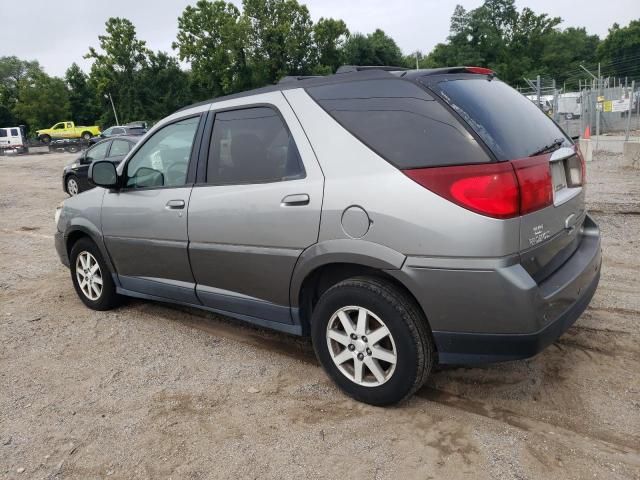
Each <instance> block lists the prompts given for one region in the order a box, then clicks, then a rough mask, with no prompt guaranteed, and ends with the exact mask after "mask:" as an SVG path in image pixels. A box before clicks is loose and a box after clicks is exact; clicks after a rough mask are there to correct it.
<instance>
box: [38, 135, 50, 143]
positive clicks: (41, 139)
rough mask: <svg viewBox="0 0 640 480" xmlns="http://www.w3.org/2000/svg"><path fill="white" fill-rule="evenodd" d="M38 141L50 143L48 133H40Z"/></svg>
mask: <svg viewBox="0 0 640 480" xmlns="http://www.w3.org/2000/svg"><path fill="white" fill-rule="evenodd" d="M40 141H41V142H42V143H44V144H45V145H49V144H50V143H51V137H50V136H49V135H40Z"/></svg>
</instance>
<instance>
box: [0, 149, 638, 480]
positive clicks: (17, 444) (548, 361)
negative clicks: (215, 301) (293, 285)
mask: <svg viewBox="0 0 640 480" xmlns="http://www.w3.org/2000/svg"><path fill="white" fill-rule="evenodd" d="M71 158H72V156H71V155H68V154H50V155H42V156H24V157H0V478H7V479H13V478H30V479H31V478H33V479H57V478H65V479H67V478H74V479H94V478H114V479H115V478H117V479H133V478H153V479H160V478H173V479H183V478H184V479H205V478H252V479H254V478H260V479H263V478H278V479H281V478H282V479H289V478H291V479H300V478H329V479H335V478H354V479H398V478H401V479H414V478H416V479H451V478H469V479H484V478H499V479H520V480H523V479H542V478H563V479H569V478H571V479H573V478H575V479H586V478H597V479H622V478H624V479H629V478H635V479H640V332H639V329H638V327H639V325H640V275H639V272H640V171H638V170H624V169H621V168H619V167H617V166H616V164H617V162H619V161H620V157H616V156H602V157H600V158H598V159H597V160H596V161H595V162H593V163H591V164H589V165H588V180H589V186H588V199H589V205H590V208H591V211H592V212H593V213H594V217H595V218H596V220H597V222H598V223H599V224H600V228H601V230H602V235H603V245H604V264H603V268H602V280H601V283H600V287H599V289H598V291H597V293H596V296H595V297H594V300H593V301H592V303H591V306H590V308H589V309H588V310H587V311H586V312H585V314H584V315H583V316H582V317H581V318H580V319H579V320H578V322H577V323H576V325H575V326H573V327H572V328H571V329H570V330H569V331H568V332H567V333H566V334H565V335H563V336H562V337H561V338H560V339H559V340H558V341H557V342H556V343H555V344H554V345H552V346H550V347H549V348H548V349H547V350H546V351H544V352H542V353H541V354H539V355H538V356H537V357H535V358H533V359H530V360H526V361H518V362H510V363H504V364H499V365H492V366H486V367H482V368H447V369H441V370H439V371H437V372H435V373H434V374H433V375H432V377H431V379H430V381H429V383H428V385H427V386H426V387H425V388H423V389H422V390H421V391H419V392H418V394H417V395H416V396H415V397H414V398H413V399H411V400H410V401H408V402H407V403H404V404H402V405H400V406H398V407H394V408H386V409H383V408H375V407H371V406H367V405H363V404H360V403H357V402H355V401H352V400H351V399H349V398H347V397H346V396H344V395H343V394H342V393H340V392H339V391H338V390H337V389H336V388H335V387H334V386H333V384H332V383H331V381H330V380H329V379H328V378H327V376H326V375H325V374H324V373H323V371H322V369H321V368H320V366H319V365H318V363H317V361H316V360H315V358H314V355H313V351H312V348H311V345H310V343H309V342H308V341H306V340H300V339H297V338H294V337H290V336H288V335H284V334H279V333H272V332H267V331H264V330H259V329H255V328H251V327H247V326H243V325H240V324H238V323H237V322H235V321H232V320H228V319H224V318H221V317H218V316H215V315H209V314H206V313H202V312H198V311H194V310H188V309H184V308H179V307H172V306H167V305H164V304H159V303H151V302H146V301H138V300H131V301H128V302H127V304H126V305H125V306H123V307H121V308H119V309H118V310H115V311H112V312H93V311H91V310H89V309H87V308H85V307H84V306H83V304H82V303H81V302H80V300H79V299H78V298H77V296H76V294H75V292H74V290H73V287H72V284H71V280H70V278H69V272H68V270H67V269H66V268H64V267H63V266H62V265H61V264H60V262H59V260H58V258H57V255H56V253H55V249H54V246H53V236H52V234H53V231H54V229H55V226H54V222H53V214H54V209H55V206H56V205H57V204H58V203H59V202H60V201H61V200H63V199H64V198H65V194H64V193H63V192H62V189H61V180H60V174H61V169H62V166H63V164H64V163H66V162H68V161H69V160H70V159H71Z"/></svg>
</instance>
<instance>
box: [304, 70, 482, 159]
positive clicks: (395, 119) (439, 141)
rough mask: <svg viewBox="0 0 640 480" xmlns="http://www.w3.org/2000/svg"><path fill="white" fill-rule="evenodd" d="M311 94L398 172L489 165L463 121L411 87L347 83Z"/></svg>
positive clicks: (403, 83) (382, 82) (396, 83)
mask: <svg viewBox="0 0 640 480" xmlns="http://www.w3.org/2000/svg"><path fill="white" fill-rule="evenodd" d="M308 92H309V94H310V95H311V96H312V97H313V98H314V99H315V100H316V101H317V102H318V103H319V104H320V106H322V108H324V109H325V110H326V111H327V112H328V113H329V114H330V115H331V116H332V117H333V118H335V119H336V120H337V121H338V122H339V123H340V124H341V125H342V126H343V127H344V128H346V129H347V130H349V131H350V132H351V133H352V134H353V135H355V136H356V137H358V138H359V139H360V140H361V141H362V142H363V143H365V144H366V145H367V146H369V147H370V148H371V149H372V150H374V151H375V152H376V153H378V154H379V155H380V156H382V157H383V158H385V159H386V160H387V161H388V162H390V163H392V164H393V165H395V166H396V167H398V168H401V169H404V168H419V167H430V166H436V165H450V164H462V163H482V162H488V161H490V158H489V157H488V155H487V154H486V153H485V152H484V151H483V150H482V148H481V147H480V145H478V143H477V142H476V140H475V139H474V138H473V136H472V135H470V134H469V132H468V131H467V130H466V129H465V128H464V127H463V126H462V125H461V124H460V122H459V121H458V120H457V119H456V118H455V117H454V116H453V115H452V114H451V113H450V112H449V111H448V110H447V109H446V108H445V107H444V106H442V105H441V104H439V103H438V102H437V101H435V100H434V98H433V97H432V96H430V95H429V94H428V93H427V92H426V91H425V90H423V89H422V88H420V87H418V86H417V85H415V84H413V83H411V82H408V81H404V80H370V81H363V82H349V83H344V84H336V85H327V86H321V87H314V88H309V89H308Z"/></svg>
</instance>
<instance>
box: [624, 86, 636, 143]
mask: <svg viewBox="0 0 640 480" xmlns="http://www.w3.org/2000/svg"><path fill="white" fill-rule="evenodd" d="M635 87H636V81H635V80H633V81H632V82H631V93H630V94H629V111H628V112H627V128H626V130H625V134H624V141H625V142H628V141H629V127H630V125H631V115H632V114H633V89H634V88H635Z"/></svg>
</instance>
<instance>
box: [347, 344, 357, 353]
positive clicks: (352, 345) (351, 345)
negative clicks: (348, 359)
mask: <svg viewBox="0 0 640 480" xmlns="http://www.w3.org/2000/svg"><path fill="white" fill-rule="evenodd" d="M347 348H348V349H349V350H350V351H352V352H353V351H354V350H355V349H356V347H355V345H354V344H353V343H350V344H349V346H348V347H347Z"/></svg>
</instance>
